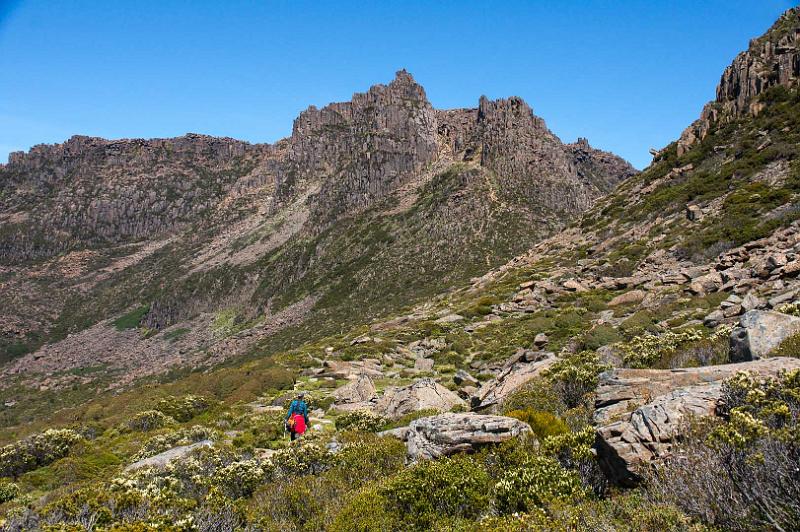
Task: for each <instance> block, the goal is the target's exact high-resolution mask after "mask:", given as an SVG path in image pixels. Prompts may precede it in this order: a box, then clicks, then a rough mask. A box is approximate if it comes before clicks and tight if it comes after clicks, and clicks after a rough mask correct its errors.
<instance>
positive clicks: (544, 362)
mask: <svg viewBox="0 0 800 532" xmlns="http://www.w3.org/2000/svg"><path fill="white" fill-rule="evenodd" d="M556 360H557V357H556V356H555V354H553V353H542V352H537V351H524V352H521V353H519V354H518V355H515V356H514V357H512V358H511V359H510V360H509V361H508V362H506V364H505V366H504V367H503V369H502V370H501V371H500V373H498V375H497V377H495V378H494V379H492V380H490V381H488V382H486V383H485V384H483V386H481V387H480V389H479V390H478V393H477V394H476V395H475V396H474V397H473V398H472V406H473V408H476V409H485V408H489V407H492V406H495V405H498V404H500V403H502V402H503V400H505V398H506V397H508V396H509V395H510V394H511V393H512V392H514V391H515V390H518V389H520V388H521V387H522V386H524V385H525V384H526V383H527V382H529V381H530V380H531V379H533V378H534V377H538V376H539V375H541V374H542V372H543V371H544V370H546V369H547V368H549V367H550V366H552V365H553V364H554V363H555V362H556Z"/></svg>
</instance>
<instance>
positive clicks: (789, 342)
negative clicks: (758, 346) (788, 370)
mask: <svg viewBox="0 0 800 532" xmlns="http://www.w3.org/2000/svg"><path fill="white" fill-rule="evenodd" d="M769 356H773V357H795V358H800V333H798V334H794V335H792V336H789V337H788V338H786V339H785V340H784V341H783V342H781V345H779V346H778V347H776V348H775V349H774V350H773V351H772V352H771V353H770V355H769Z"/></svg>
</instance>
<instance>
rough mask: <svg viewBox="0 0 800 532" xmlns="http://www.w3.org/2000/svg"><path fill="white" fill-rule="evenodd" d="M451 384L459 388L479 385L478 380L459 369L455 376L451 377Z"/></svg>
mask: <svg viewBox="0 0 800 532" xmlns="http://www.w3.org/2000/svg"><path fill="white" fill-rule="evenodd" d="M453 382H455V383H456V384H458V385H459V386H460V385H462V384H469V385H471V386H477V385H478V384H479V382H478V379H476V378H475V377H473V376H472V375H470V374H469V373H468V372H467V371H465V370H463V369H460V370H458V371H456V374H455V375H453Z"/></svg>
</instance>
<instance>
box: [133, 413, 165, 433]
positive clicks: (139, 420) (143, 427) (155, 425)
mask: <svg viewBox="0 0 800 532" xmlns="http://www.w3.org/2000/svg"><path fill="white" fill-rule="evenodd" d="M174 424H175V420H174V419H173V418H171V417H170V416H168V415H166V414H164V413H163V412H159V411H158V410H145V411H144V412H139V413H138V414H136V415H135V416H133V417H132V418H130V419H129V420H128V421H126V422H125V424H124V427H125V428H126V429H128V430H131V431H135V432H149V431H151V430H155V429H160V428H163V427H168V426H170V425H174Z"/></svg>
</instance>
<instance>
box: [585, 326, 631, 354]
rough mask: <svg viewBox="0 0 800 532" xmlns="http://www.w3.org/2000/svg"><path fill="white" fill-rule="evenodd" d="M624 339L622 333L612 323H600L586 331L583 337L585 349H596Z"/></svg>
mask: <svg viewBox="0 0 800 532" xmlns="http://www.w3.org/2000/svg"><path fill="white" fill-rule="evenodd" d="M620 341H622V335H621V334H619V332H617V330H616V329H615V328H614V327H612V326H611V325H598V326H597V327H595V328H594V329H591V330H589V331H586V332H585V333H584V335H583V338H582V339H581V345H582V347H583V349H585V350H587V351H595V350H597V349H599V348H601V347H603V346H604V345H611V344H615V343H617V342H620Z"/></svg>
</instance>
